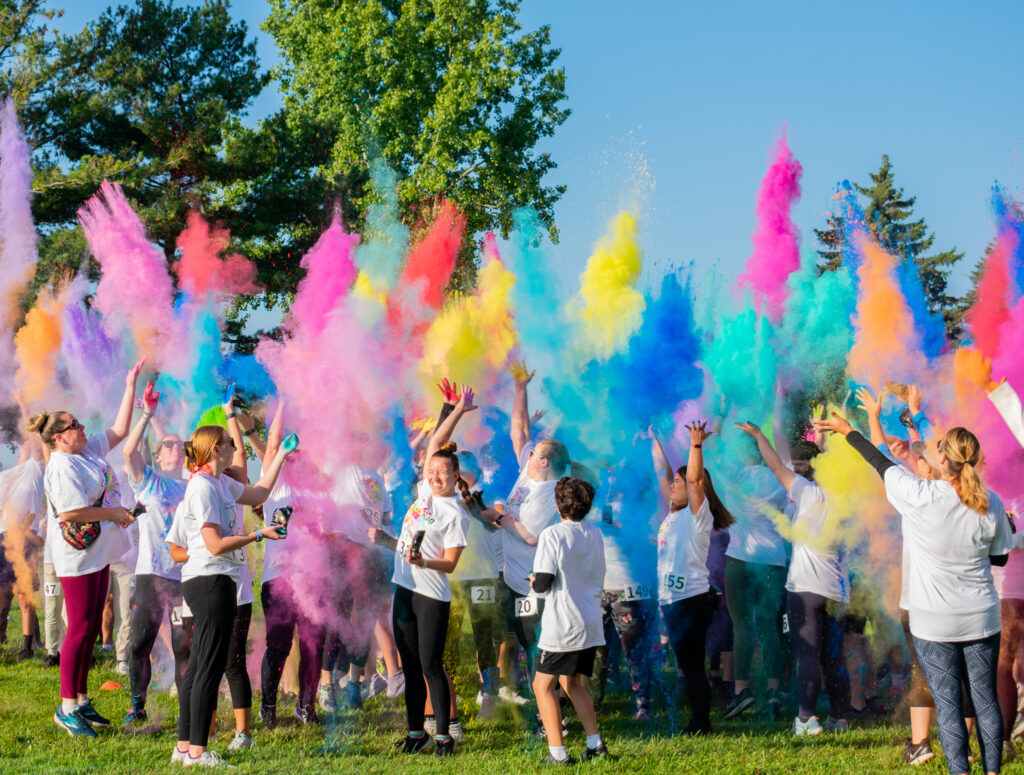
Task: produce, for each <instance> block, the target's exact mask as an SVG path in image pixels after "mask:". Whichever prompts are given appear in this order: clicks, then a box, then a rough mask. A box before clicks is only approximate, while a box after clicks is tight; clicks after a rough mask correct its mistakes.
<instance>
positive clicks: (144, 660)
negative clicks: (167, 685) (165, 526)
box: [128, 573, 192, 710]
mask: <svg viewBox="0 0 1024 775" xmlns="http://www.w3.org/2000/svg"><path fill="white" fill-rule="evenodd" d="M165 616H166V617H167V619H168V621H169V622H170V624H171V649H172V650H173V651H174V683H175V684H177V686H178V692H179V693H180V692H181V678H182V676H183V675H184V674H185V666H186V665H187V664H188V652H189V649H190V647H191V645H192V636H191V632H189V631H186V629H185V628H184V627H183V626H182V619H181V582H180V581H174V580H173V579H165V578H163V577H162V576H155V575H153V574H149V573H144V574H141V575H138V576H136V577H135V591H134V592H133V593H132V619H131V651H130V652H129V655H128V664H129V668H128V676H129V680H130V681H131V692H132V709H133V710H145V708H146V692H147V691H148V690H149V682H150V679H151V677H152V670H153V668H152V665H151V663H150V659H149V657H150V654H151V653H152V652H153V644H154V643H155V642H156V636H157V634H158V633H159V632H160V622H161V621H163V619H164V617H165Z"/></svg>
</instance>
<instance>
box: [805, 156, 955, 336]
mask: <svg viewBox="0 0 1024 775" xmlns="http://www.w3.org/2000/svg"><path fill="white" fill-rule="evenodd" d="M869 178H870V180H871V185H869V186H861V185H857V186H856V189H857V192H858V193H859V194H860V195H861V196H862V197H864V198H865V199H866V204H865V206H864V224H865V226H866V227H867V229H868V230H869V231H870V232H871V234H872V236H873V237H874V238H875V239H877V240H878V242H879V244H881V245H882V246H883V247H884V248H885V249H886V250H888V251H889V252H890V253H892V254H894V255H897V256H899V257H900V258H901V259H902V260H903V261H913V262H915V263H916V264H917V268H918V271H919V273H920V275H921V282H922V284H923V285H924V293H925V298H926V299H927V301H928V308H929V311H930V312H932V313H938V314H941V315H942V317H943V320H944V322H945V324H946V331H947V333H948V334H949V335H950V336H951V337H954V338H955V337H956V336H958V335H959V333H960V330H961V328H962V318H963V305H962V301H961V300H960V299H959V298H957V297H955V296H952V295H950V293H949V273H950V272H951V271H952V269H953V267H954V266H955V265H956V264H957V263H958V262H959V261H960V260H961V259H963V257H964V254H963V253H962V252H960V251H958V250H957V249H956V248H953V249H951V250H945V251H942V252H932V246H933V243H934V242H935V236H934V235H933V234H930V233H929V232H928V226H927V224H926V223H925V221H924V219H923V218H918V219H917V220H913V216H914V205H915V203H916V202H917V197H913V196H911V197H908V196H906V195H905V194H904V192H903V189H902V188H899V187H897V186H896V182H895V179H894V177H893V171H892V164H891V163H890V162H889V157H888V156H882V163H881V165H880V167H879V169H878V172H876V173H872V174H870V175H869ZM814 233H815V235H816V236H817V238H818V241H819V242H820V243H821V246H822V247H821V249H819V250H818V255H819V257H820V258H821V262H820V264H819V265H820V266H821V268H822V270H823V271H831V270H834V269H836V268H838V266H839V265H840V264H841V263H842V257H843V254H842V250H841V246H842V245H843V243H844V232H843V221H842V218H841V217H839V216H838V215H836V214H835V213H830V214H829V216H828V218H827V221H826V225H825V228H824V229H815V230H814Z"/></svg>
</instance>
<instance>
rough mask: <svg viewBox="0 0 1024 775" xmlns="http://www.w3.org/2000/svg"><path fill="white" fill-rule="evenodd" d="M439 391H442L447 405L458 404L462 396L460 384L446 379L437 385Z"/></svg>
mask: <svg viewBox="0 0 1024 775" xmlns="http://www.w3.org/2000/svg"><path fill="white" fill-rule="evenodd" d="M437 389H438V390H440V391H441V397H442V398H444V402H445V403H446V404H454V403H458V400H459V397H460V395H461V394H460V393H459V383H458V382H449V381H448V378H447V377H445V378H444V379H442V380H441V381H440V382H439V383H438V384H437Z"/></svg>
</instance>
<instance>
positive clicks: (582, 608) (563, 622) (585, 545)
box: [532, 477, 608, 764]
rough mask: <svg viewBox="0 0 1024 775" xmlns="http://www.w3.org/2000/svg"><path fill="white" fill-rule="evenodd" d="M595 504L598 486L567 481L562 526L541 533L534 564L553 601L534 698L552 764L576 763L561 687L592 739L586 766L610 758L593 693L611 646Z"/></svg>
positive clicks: (558, 493) (559, 491) (536, 578)
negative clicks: (603, 652)
mask: <svg viewBox="0 0 1024 775" xmlns="http://www.w3.org/2000/svg"><path fill="white" fill-rule="evenodd" d="M593 502H594V488H593V487H592V486H591V485H590V484H588V483H587V482H584V481H583V480H581V479H573V478H571V477H563V478H562V479H559V480H558V483H557V484H556V485H555V506H556V508H557V509H558V513H559V514H560V515H561V518H562V521H561V522H559V523H558V524H557V525H551V526H550V527H547V528H545V529H544V530H542V531H541V533H540V536H539V537H538V540H537V555H536V557H535V558H534V561H533V576H532V586H533V591H534V592H537V593H540V594H546V597H545V606H544V613H543V618H542V620H541V635H540V642H539V644H538V646H539V648H540V658H539V659H538V661H537V675H536V677H535V678H534V681H533V692H534V695H535V696H536V697H537V709H538V710H539V711H540V716H541V720H542V721H543V722H544V729H545V731H546V732H547V738H548V758H547V759H546V761H547V762H549V763H552V764H568V763H569V762H570V761H571V759H570V758H569V755H568V753H567V752H566V750H565V744H564V742H563V740H562V711H561V708H559V705H558V694H557V690H558V684H559V682H561V684H562V688H563V689H565V692H566V693H567V694H568V695H569V699H571V700H572V704H573V706H574V707H575V708H576V713H577V715H578V716H579V717H580V721H581V722H582V723H583V729H584V731H585V732H586V734H587V750H586V751H585V752H584V754H583V758H584V759H594V758H605V757H607V756H608V749H607V748H606V747H605V745H604V743H603V742H602V741H601V735H600V734H598V731H597V716H596V715H595V713H594V704H593V702H592V701H591V699H590V693H589V692H588V691H587V679H588V678H589V677H590V675H591V674H592V673H593V671H594V656H595V654H596V653H597V647H598V646H603V645H604V625H603V621H602V618H601V589H602V587H603V586H604V572H605V562H604V539H603V538H602V536H601V531H600V530H599V529H598V528H597V527H595V526H594V525H588V524H585V523H584V522H583V519H584V517H586V516H587V514H589V513H590V508H591V506H592V505H593Z"/></svg>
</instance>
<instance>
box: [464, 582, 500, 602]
mask: <svg viewBox="0 0 1024 775" xmlns="http://www.w3.org/2000/svg"><path fill="white" fill-rule="evenodd" d="M469 599H470V600H472V601H473V605H486V604H488V603H493V602H494V601H495V597H494V587H492V586H484V587H470V588H469Z"/></svg>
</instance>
